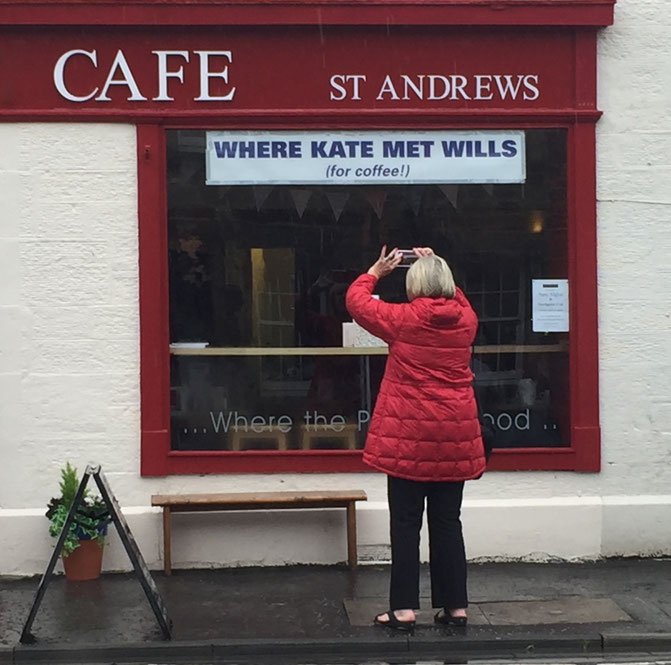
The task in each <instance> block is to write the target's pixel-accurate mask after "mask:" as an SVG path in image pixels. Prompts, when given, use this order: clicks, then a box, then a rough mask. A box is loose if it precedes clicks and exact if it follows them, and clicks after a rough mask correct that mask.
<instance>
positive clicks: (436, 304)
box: [412, 297, 462, 326]
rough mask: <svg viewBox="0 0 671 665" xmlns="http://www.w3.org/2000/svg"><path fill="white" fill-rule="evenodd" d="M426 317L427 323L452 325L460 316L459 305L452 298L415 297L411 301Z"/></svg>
mask: <svg viewBox="0 0 671 665" xmlns="http://www.w3.org/2000/svg"><path fill="white" fill-rule="evenodd" d="M412 304H413V306H414V307H417V308H418V310H419V311H421V312H422V313H423V314H424V315H425V316H426V317H427V319H428V321H429V323H431V324H433V325H436V326H441V325H454V324H455V323H457V322H458V321H459V319H460V318H461V314H462V312H461V310H462V308H461V305H460V304H459V303H458V302H457V301H456V300H455V299H454V298H449V299H448V298H424V297H422V298H415V299H414V300H413V301H412Z"/></svg>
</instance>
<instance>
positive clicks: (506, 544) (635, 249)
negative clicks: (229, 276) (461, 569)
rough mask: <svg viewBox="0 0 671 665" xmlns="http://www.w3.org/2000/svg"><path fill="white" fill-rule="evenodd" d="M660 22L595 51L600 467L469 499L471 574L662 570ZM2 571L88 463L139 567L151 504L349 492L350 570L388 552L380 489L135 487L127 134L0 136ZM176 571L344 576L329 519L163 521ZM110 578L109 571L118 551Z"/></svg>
mask: <svg viewBox="0 0 671 665" xmlns="http://www.w3.org/2000/svg"><path fill="white" fill-rule="evenodd" d="M670 29H671V18H670V17H669V14H668V12H666V11H665V7H664V2H663V0H619V1H618V3H617V5H616V20H615V25H614V26H613V27H610V28H607V29H605V30H604V31H602V33H601V36H600V39H599V106H600V108H601V109H602V110H603V111H604V117H603V118H602V120H601V121H600V122H599V124H598V145H597V151H598V154H597V156H598V251H599V275H598V281H599V308H600V309H599V317H600V358H599V361H600V390H601V419H602V420H601V424H602V431H603V468H602V471H601V473H599V474H581V473H560V472H518V473H492V474H489V475H487V476H485V477H484V478H483V479H482V480H480V481H477V482H473V483H469V485H468V488H467V492H466V505H465V508H464V523H465V531H466V535H467V545H468V552H469V556H470V557H471V558H481V557H501V558H519V557H526V558H534V559H541V560H543V559H547V558H551V557H562V558H567V559H571V558H581V557H582V558H584V557H587V558H593V557H598V556H609V555H618V554H644V555H645V554H659V553H667V554H668V553H671V490H670V487H671V482H670V480H671V473H670V471H669V468H670V467H671V354H669V353H668V352H667V345H668V343H669V340H670V339H671V260H670V258H671V187H670V186H669V183H671V159H670V157H669V155H671V126H670V125H669V120H668V117H669V111H671V93H669V90H671V68H669V67H668V62H669V59H670V57H671V46H670V44H669V42H668V39H667V35H668V34H669V30H670ZM0 146H2V150H0V197H1V200H0V390H1V391H2V396H3V397H2V400H0V427H1V435H0V446H1V448H0V450H1V455H2V457H1V459H2V460H3V462H4V463H3V464H2V465H1V466H0V534H1V535H0V538H1V539H2V542H3V547H2V548H0V574H29V573H38V572H41V571H42V570H43V569H44V566H45V563H46V561H47V559H48V556H49V554H50V547H51V544H52V543H51V540H50V538H49V537H48V535H47V521H46V519H45V518H44V516H43V513H44V509H45V506H46V503H47V501H48V500H49V498H50V497H51V496H52V495H53V494H55V493H56V492H57V485H58V477H59V469H60V467H61V465H62V464H63V463H64V461H65V460H71V461H72V462H73V463H75V464H76V465H77V466H78V467H79V468H80V470H81V469H83V468H84V467H85V465H86V463H87V462H88V461H91V460H93V461H96V462H98V463H100V464H102V466H103V469H104V470H105V472H106V474H107V476H108V479H109V481H110V483H111V485H112V487H113V489H114V491H115V493H116V494H117V497H118V498H119V500H120V502H121V504H122V506H123V507H124V509H125V512H126V514H127V516H128V520H129V523H130V525H131V528H132V529H133V531H134V534H135V536H136V538H137V540H138V543H139V545H140V547H141V549H142V551H143V553H144V555H145V558H146V559H147V561H148V563H149V565H150V566H152V567H160V529H161V525H160V516H159V514H158V513H156V512H155V511H153V510H152V509H151V508H150V507H149V497H150V495H151V494H152V493H155V492H184V491H192V492H208V491H224V490H232V491H233V490H240V491H243V490H246V491H249V490H254V489H258V488H263V489H264V490H271V489H329V488H332V489H338V488H348V487H361V488H364V489H365V490H366V491H367V492H368V494H369V499H370V500H369V502H368V504H367V505H365V506H363V507H362V508H360V509H359V540H360V546H361V547H360V551H361V556H362V558H364V559H379V558H381V557H384V556H385V555H386V543H387V540H388V538H387V513H386V490H385V479H384V477H383V476H381V475H378V474H323V475H313V474H284V475H270V476H260V475H259V476H256V475H247V474H245V475H233V476H225V475H219V476H174V477H169V478H148V479H143V478H141V477H140V475H139V415H140V414H139V383H138V367H139V361H138V354H139V347H138V275H137V189H136V162H135V154H136V153H135V130H134V128H133V127H131V126H124V125H112V124H56V123H44V124H42V123H32V124H11V123H9V124H0ZM174 519H175V528H174V534H173V559H174V562H175V566H176V567H180V566H219V565H250V564H282V563H291V562H324V563H330V562H335V561H342V560H344V559H345V556H346V552H345V538H344V515H343V514H342V513H341V511H321V512H306V513H298V512H286V513H282V514H277V513H273V514H272V517H271V518H270V519H269V518H267V517H266V516H264V515H263V514H258V513H257V514H255V513H247V514H243V515H236V514H228V515H226V514H221V515H178V516H176V517H175V518H174ZM105 567H106V569H108V570H118V569H124V568H127V567H128V565H127V561H126V558H125V554H124V553H123V551H122V548H121V546H120V544H119V542H118V539H117V538H116V535H113V536H112V537H111V538H110V543H109V547H108V549H107V551H106V553H105Z"/></svg>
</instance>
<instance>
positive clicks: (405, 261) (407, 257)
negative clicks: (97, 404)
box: [397, 249, 419, 268]
mask: <svg viewBox="0 0 671 665" xmlns="http://www.w3.org/2000/svg"><path fill="white" fill-rule="evenodd" d="M397 254H398V255H400V256H401V262H400V263H399V264H398V267H399V268H409V267H410V266H411V265H412V264H413V263H414V262H415V261H417V259H418V258H419V257H418V256H417V254H415V252H414V251H413V250H412V249H399V250H397Z"/></svg>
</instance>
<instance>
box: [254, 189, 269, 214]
mask: <svg viewBox="0 0 671 665" xmlns="http://www.w3.org/2000/svg"><path fill="white" fill-rule="evenodd" d="M272 191H273V188H272V187H271V186H270V185H254V201H255V203H256V209H257V210H261V206H262V205H263V204H264V203H265V202H266V199H267V198H268V197H269V196H270V192H272Z"/></svg>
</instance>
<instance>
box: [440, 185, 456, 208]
mask: <svg viewBox="0 0 671 665" xmlns="http://www.w3.org/2000/svg"><path fill="white" fill-rule="evenodd" d="M438 187H439V189H440V191H441V192H442V193H443V194H445V197H446V198H447V200H448V201H449V202H450V203H451V204H452V206H453V207H454V208H456V207H457V195H458V193H459V185H438Z"/></svg>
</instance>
